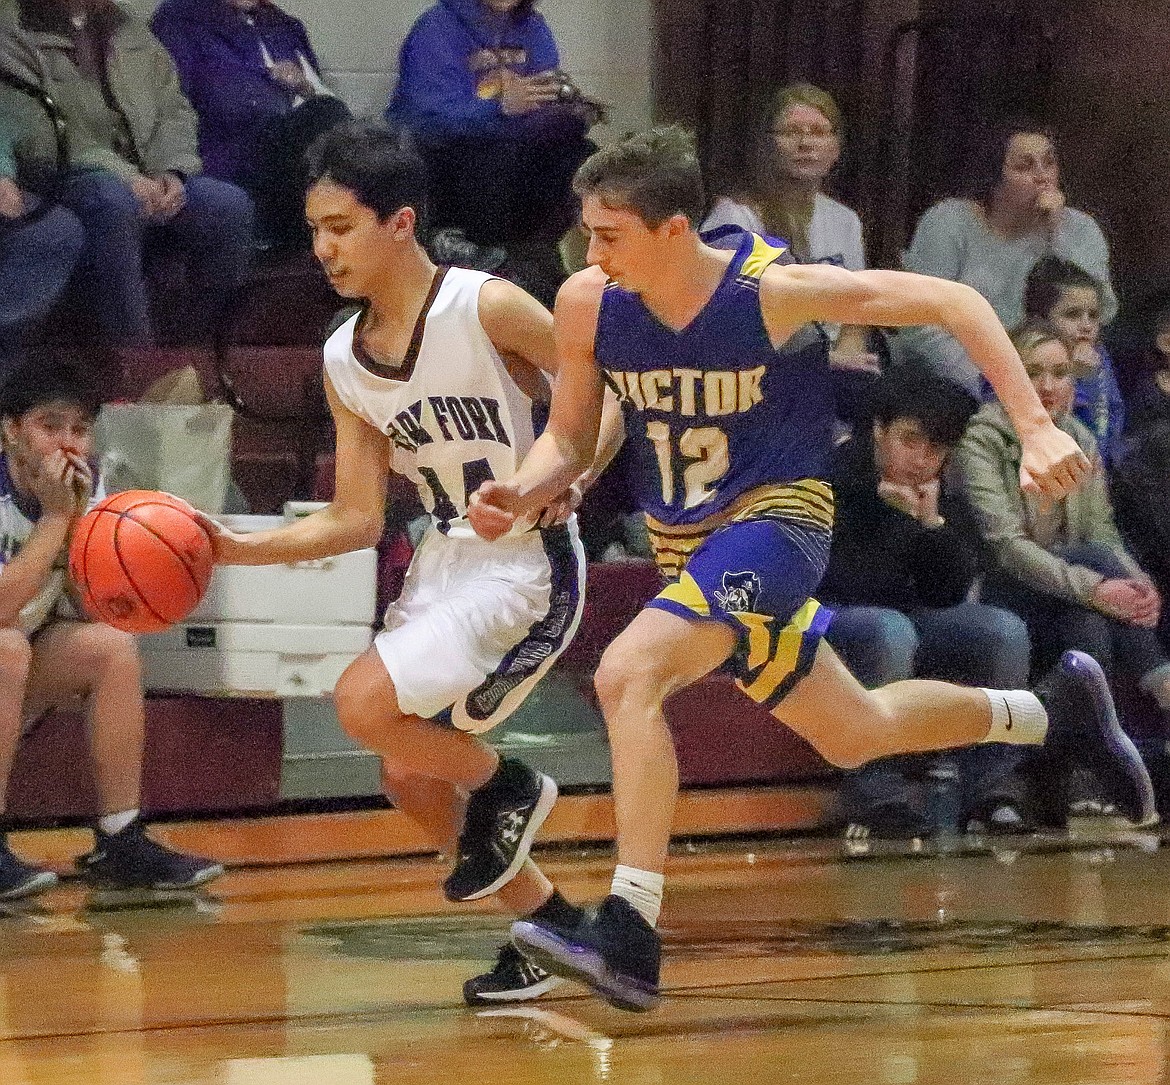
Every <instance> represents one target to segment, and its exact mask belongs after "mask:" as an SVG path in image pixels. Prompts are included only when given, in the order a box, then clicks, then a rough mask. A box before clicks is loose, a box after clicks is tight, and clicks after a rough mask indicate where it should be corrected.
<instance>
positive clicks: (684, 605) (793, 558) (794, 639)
mask: <svg viewBox="0 0 1170 1085" xmlns="http://www.w3.org/2000/svg"><path fill="white" fill-rule="evenodd" d="M831 538H832V535H831V533H830V532H829V531H826V530H825V529H824V528H821V527H814V526H811V525H806V524H803V523H801V522H799V521H795V520H791V519H780V518H769V519H758V520H739V521H734V522H732V523H730V524H726V525H725V526H723V527H720V528H717V529H716V530H715V531H713V532H712V533H711V534H710V535H708V536H707V538H706V539H704V540H703V542H702V543H701V544H700V545H699V546H698V548H697V549H696V550H695V551H694V553H693V554H691V556H690V558H689V559H688V560H687V562H686V565H685V566H684V567H683V569H682V572H681V574H680V575H679V578H678V579H677V580H675V581H674V582H673V583H671V584H670V585H668V586H667V587H666V588H664V589H663V590H662V591H661V592H660V593H659V594H658V595H657V596H656V597H655V598H654V599H652V600H651V601H650V603H649V604H648V605H649V606H651V607H655V608H656V609H659V610H665V611H668V612H670V613H671V614H677V615H678V616H679V617H681V618H685V619H687V620H688V621H715V622H722V623H724V624H725V625H728V626H730V627H731V628H732V629H733V630H734V631H735V633H736V637H737V645H736V649H735V653H734V654H733V655H732V657H731V659H729V660H728V662H727V664H726V667H725V669H726V670H728V671H729V672H730V673H731V675H732V676H733V677H734V678H735V681H736V685H738V686H739V687H740V689H742V690H743V691H744V693H746V694H747V695H748V696H749V697H750V698H751V699H752V700H753V701H755V702H756V703H757V704H760V705H762V706H763V707H764V708H767V709H768V710H772V709H774V708H775V707H776V706H777V705H779V704H780V702H781V701H782V700H783V699H784V698H785V696H787V694H788V693H789V692H790V691H791V690H792V689H793V688H794V687H795V686H796V684H797V683H798V682H799V681H800V680H801V679H802V678H803V677H804V676H805V675H806V674H808V672H809V671H810V670H811V669H812V665H813V660H814V659H815V657H816V652H817V645H818V644H819V643H820V641H821V638H822V637H823V636H824V635H825V632H826V631H827V630H828V627H829V621H830V619H831V618H832V611H831V610H829V608H828V607H825V606H822V605H821V604H820V603H818V602H817V601H816V600H815V599H814V598H812V593H813V592H814V591H815V590H816V587H817V585H818V584H819V583H820V580H821V577H822V576H823V575H824V572H825V567H826V565H827V564H828V560H829V543H830V540H831Z"/></svg>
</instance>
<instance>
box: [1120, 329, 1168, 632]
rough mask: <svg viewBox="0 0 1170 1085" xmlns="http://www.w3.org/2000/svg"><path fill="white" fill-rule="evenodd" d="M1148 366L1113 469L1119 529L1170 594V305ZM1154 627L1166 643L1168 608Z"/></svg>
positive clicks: (1164, 593)
mask: <svg viewBox="0 0 1170 1085" xmlns="http://www.w3.org/2000/svg"><path fill="white" fill-rule="evenodd" d="M1147 356H1148V357H1149V359H1150V361H1151V363H1152V364H1151V366H1150V368H1149V369H1148V371H1147V372H1145V373H1144V374H1143V375H1142V378H1141V380H1140V382H1139V384H1138V386H1137V388H1136V389H1135V392H1134V396H1133V399H1132V401H1131V410H1130V413H1129V422H1130V425H1129V427H1128V438H1127V441H1126V450H1125V454H1124V455H1123V456H1122V458H1121V462H1120V463H1118V464H1117V465H1116V467H1115V468H1114V472H1113V499H1114V502H1115V503H1116V507H1117V520H1118V525H1119V526H1120V528H1121V531H1122V534H1123V535H1124V536H1125V538H1126V541H1127V542H1128V543H1129V545H1130V547H1131V548H1132V550H1133V552H1134V554H1135V555H1136V556H1137V558H1138V560H1139V561H1140V562H1141V565H1142V568H1143V569H1146V570H1147V571H1148V572H1149V574H1150V576H1151V577H1152V578H1153V580H1154V583H1155V584H1157V586H1158V590H1159V591H1160V593H1161V595H1162V598H1163V599H1165V598H1166V597H1167V595H1168V594H1170V306H1167V307H1165V308H1163V309H1162V310H1161V311H1159V312H1158V314H1157V316H1156V318H1155V321H1154V328H1153V341H1152V343H1151V345H1150V348H1149V350H1148V351H1147ZM1159 633H1160V635H1161V638H1162V643H1163V644H1164V645H1167V646H1170V611H1167V609H1166V608H1163V613H1162V619H1161V622H1160V624H1159Z"/></svg>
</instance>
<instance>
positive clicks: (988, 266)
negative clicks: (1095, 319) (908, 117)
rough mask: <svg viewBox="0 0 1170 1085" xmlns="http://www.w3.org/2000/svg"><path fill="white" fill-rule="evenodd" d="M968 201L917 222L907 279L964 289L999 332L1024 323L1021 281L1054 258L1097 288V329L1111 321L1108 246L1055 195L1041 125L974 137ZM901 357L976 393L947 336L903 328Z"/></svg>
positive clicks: (968, 367) (940, 206) (1050, 146)
mask: <svg viewBox="0 0 1170 1085" xmlns="http://www.w3.org/2000/svg"><path fill="white" fill-rule="evenodd" d="M967 176H968V177H969V178H970V179H971V184H970V188H969V194H968V196H966V197H964V198H954V199H946V200H943V201H942V202H941V203H937V204H935V205H934V206H933V207H931V208H929V209H928V210H927V211H925V212H924V213H923V215H922V218H920V219H919V220H918V225H917V227H916V228H915V230H914V238H913V240H912V241H911V243H910V248H909V249H908V250H907V251H906V252H905V253H904V254H903V257H902V262H903V264H904V265H905V267H906V269H907V270H908V271H918V272H922V273H924V274H927V275H937V276H938V277H939V278H942V279H951V280H952V281H954V282H960V283H966V284H967V285H968V286H971V287H973V288H974V289H975V290H978V291H979V293H980V294H982V295H983V296H984V297H985V298H986V299H987V300H988V301H989V302H990V303H991V306H992V308H993V309H995V311H996V314H997V315H998V316H999V319H1000V320H1001V321H1002V322H1003V326H1004V327H1005V328H1009V329H1011V328H1014V327H1016V326H1017V325H1018V324H1019V323H1020V322H1021V321H1022V320H1023V317H1024V311H1023V310H1024V282H1025V280H1026V279H1027V277H1028V272H1029V271H1030V270H1031V269H1032V268H1033V267H1034V266H1035V265H1036V263H1037V262H1038V261H1039V260H1040V259H1041V257H1043V256H1045V255H1047V254H1049V253H1053V254H1055V255H1057V256H1059V257H1061V258H1062V259H1065V260H1069V261H1071V262H1072V263H1074V264H1076V265H1077V266H1078V267H1080V268H1083V269H1084V270H1085V271H1087V272H1088V273H1089V274H1090V275H1092V276H1093V278H1094V279H1096V280H1097V282H1098V283H1100V285H1101V291H1102V298H1101V314H1100V315H1101V321H1102V323H1104V324H1108V323H1109V321H1111V320H1112V319H1113V317H1114V316H1115V315H1116V314H1117V298H1116V296H1115V295H1114V292H1113V285H1112V283H1111V281H1110V277H1109V246H1108V244H1107V243H1106V241H1105V235H1104V234H1103V233H1102V232H1101V227H1100V226H1098V225H1097V223H1096V222H1095V221H1094V220H1093V219H1092V218H1091V217H1090V216H1089V215H1087V214H1085V212H1084V211H1078V210H1076V209H1075V208H1072V207H1068V206H1067V205H1066V202H1065V195H1064V193H1063V192H1062V191H1061V188H1060V167H1059V163H1058V160H1057V155H1056V144H1055V142H1054V140H1053V138H1052V136H1051V135H1050V134H1049V133H1048V132H1046V131H1045V130H1044V129H1043V128H1042V127H1041V126H1039V125H1036V124H1032V123H1029V122H1018V123H1009V124H1006V125H1004V126H1002V127H1000V128H999V129H998V130H997V131H995V132H993V133H991V134H990V136H989V135H988V134H987V133H979V137H978V140H977V142H976V143H975V151H974V153H973V154H972V156H971V161H970V163H969V165H968V169H967ZM895 341H896V349H897V350H898V352H900V353H909V354H913V355H917V356H919V357H921V358H923V359H924V360H925V361H927V362H928V363H929V364H930V365H932V366H933V367H935V368H937V369H938V370H939V371H940V372H942V373H943V374H945V375H946V376H948V377H950V378H951V379H953V380H956V381H958V382H959V383H961V384H962V385H963V386H964V387H966V388H968V389H970V390H971V391H972V392H974V393H975V394H977V395H978V394H979V392H980V384H981V382H980V378H979V372H978V370H977V369H976V367H975V365H974V363H973V362H972V361H971V360H970V359H969V358H968V357H967V355H966V352H965V351H964V350H963V348H962V347H961V346H960V345H959V344H958V342H956V341H955V340H954V339H953V338H952V337H950V336H948V335H945V334H944V333H943V332H942V331H940V330H939V329H937V328H915V329H905V330H903V331H901V332H899V333H898V335H897V336H896V337H895Z"/></svg>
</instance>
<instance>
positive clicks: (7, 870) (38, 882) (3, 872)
mask: <svg viewBox="0 0 1170 1085" xmlns="http://www.w3.org/2000/svg"><path fill="white" fill-rule="evenodd" d="M56 884H57V875H56V874H54V873H53V872H52V871H51V870H42V869H41V868H40V867H35V866H31V865H30V864H28V863H26V862H25V861H24V860H23V859H18V858H17V857H16V856H15V855H13V854H12V852H11V850H9V847H8V841H7V840H5V839H4V838H3V837H0V900H19V899H20V898H21V897H32V896H36V894H38V893H43V892H44V891H45V890H46V889H52V888H53V886H55V885H56Z"/></svg>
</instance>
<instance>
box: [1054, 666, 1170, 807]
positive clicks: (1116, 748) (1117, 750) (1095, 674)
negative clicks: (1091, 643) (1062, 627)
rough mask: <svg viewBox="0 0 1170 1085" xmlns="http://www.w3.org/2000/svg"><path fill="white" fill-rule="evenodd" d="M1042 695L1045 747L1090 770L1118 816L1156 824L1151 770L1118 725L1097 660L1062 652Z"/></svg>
mask: <svg viewBox="0 0 1170 1085" xmlns="http://www.w3.org/2000/svg"><path fill="white" fill-rule="evenodd" d="M1041 699H1042V700H1043V701H1044V706H1045V708H1046V709H1047V710H1048V737H1047V738H1046V740H1045V743H1044V747H1045V750H1046V751H1048V752H1049V753H1050V754H1052V755H1053V756H1054V757H1055V758H1057V759H1058V760H1061V761H1065V762H1068V763H1070V764H1082V765H1084V766H1085V767H1086V768H1088V769H1089V770H1091V771H1092V773H1093V775H1094V776H1096V777H1097V779H1098V780H1099V781H1100V783H1101V784H1102V785H1103V786H1104V788H1105V791H1106V793H1107V794H1108V795H1109V797H1110V798H1111V799H1112V800H1113V802H1114V804H1115V805H1116V808H1117V812H1118V813H1119V814H1121V816H1122V817H1124V818H1126V819H1128V820H1129V821H1131V822H1133V823H1134V824H1135V825H1140V826H1145V825H1153V824H1155V823H1156V822H1157V820H1158V815H1157V813H1156V812H1155V809H1154V788H1153V785H1152V784H1151V783H1150V774H1149V772H1147V771H1146V766H1145V764H1144V763H1143V762H1142V759H1141V755H1140V754H1139V753H1138V752H1137V748H1136V747H1135V746H1134V744H1133V743H1132V742H1131V741H1130V739H1129V736H1128V735H1127V734H1126V733H1125V732H1124V731H1123V730H1122V729H1121V724H1120V723H1119V722H1118V719H1117V711H1116V709H1115V708H1114V706H1113V695H1112V694H1111V693H1110V692H1109V683H1108V682H1107V681H1106V678H1105V672H1104V671H1102V670H1101V665H1100V664H1099V663H1098V662H1097V661H1096V660H1095V659H1094V658H1093V657H1092V656H1090V655H1087V654H1086V653H1084V652H1076V651H1070V652H1065V653H1064V655H1062V656H1061V657H1060V662H1059V663H1058V664H1057V666H1056V669H1055V671H1054V673H1053V676H1052V677H1051V679H1050V680H1049V682H1048V684H1047V689H1045V690H1044V691H1043V693H1042V694H1041Z"/></svg>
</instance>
